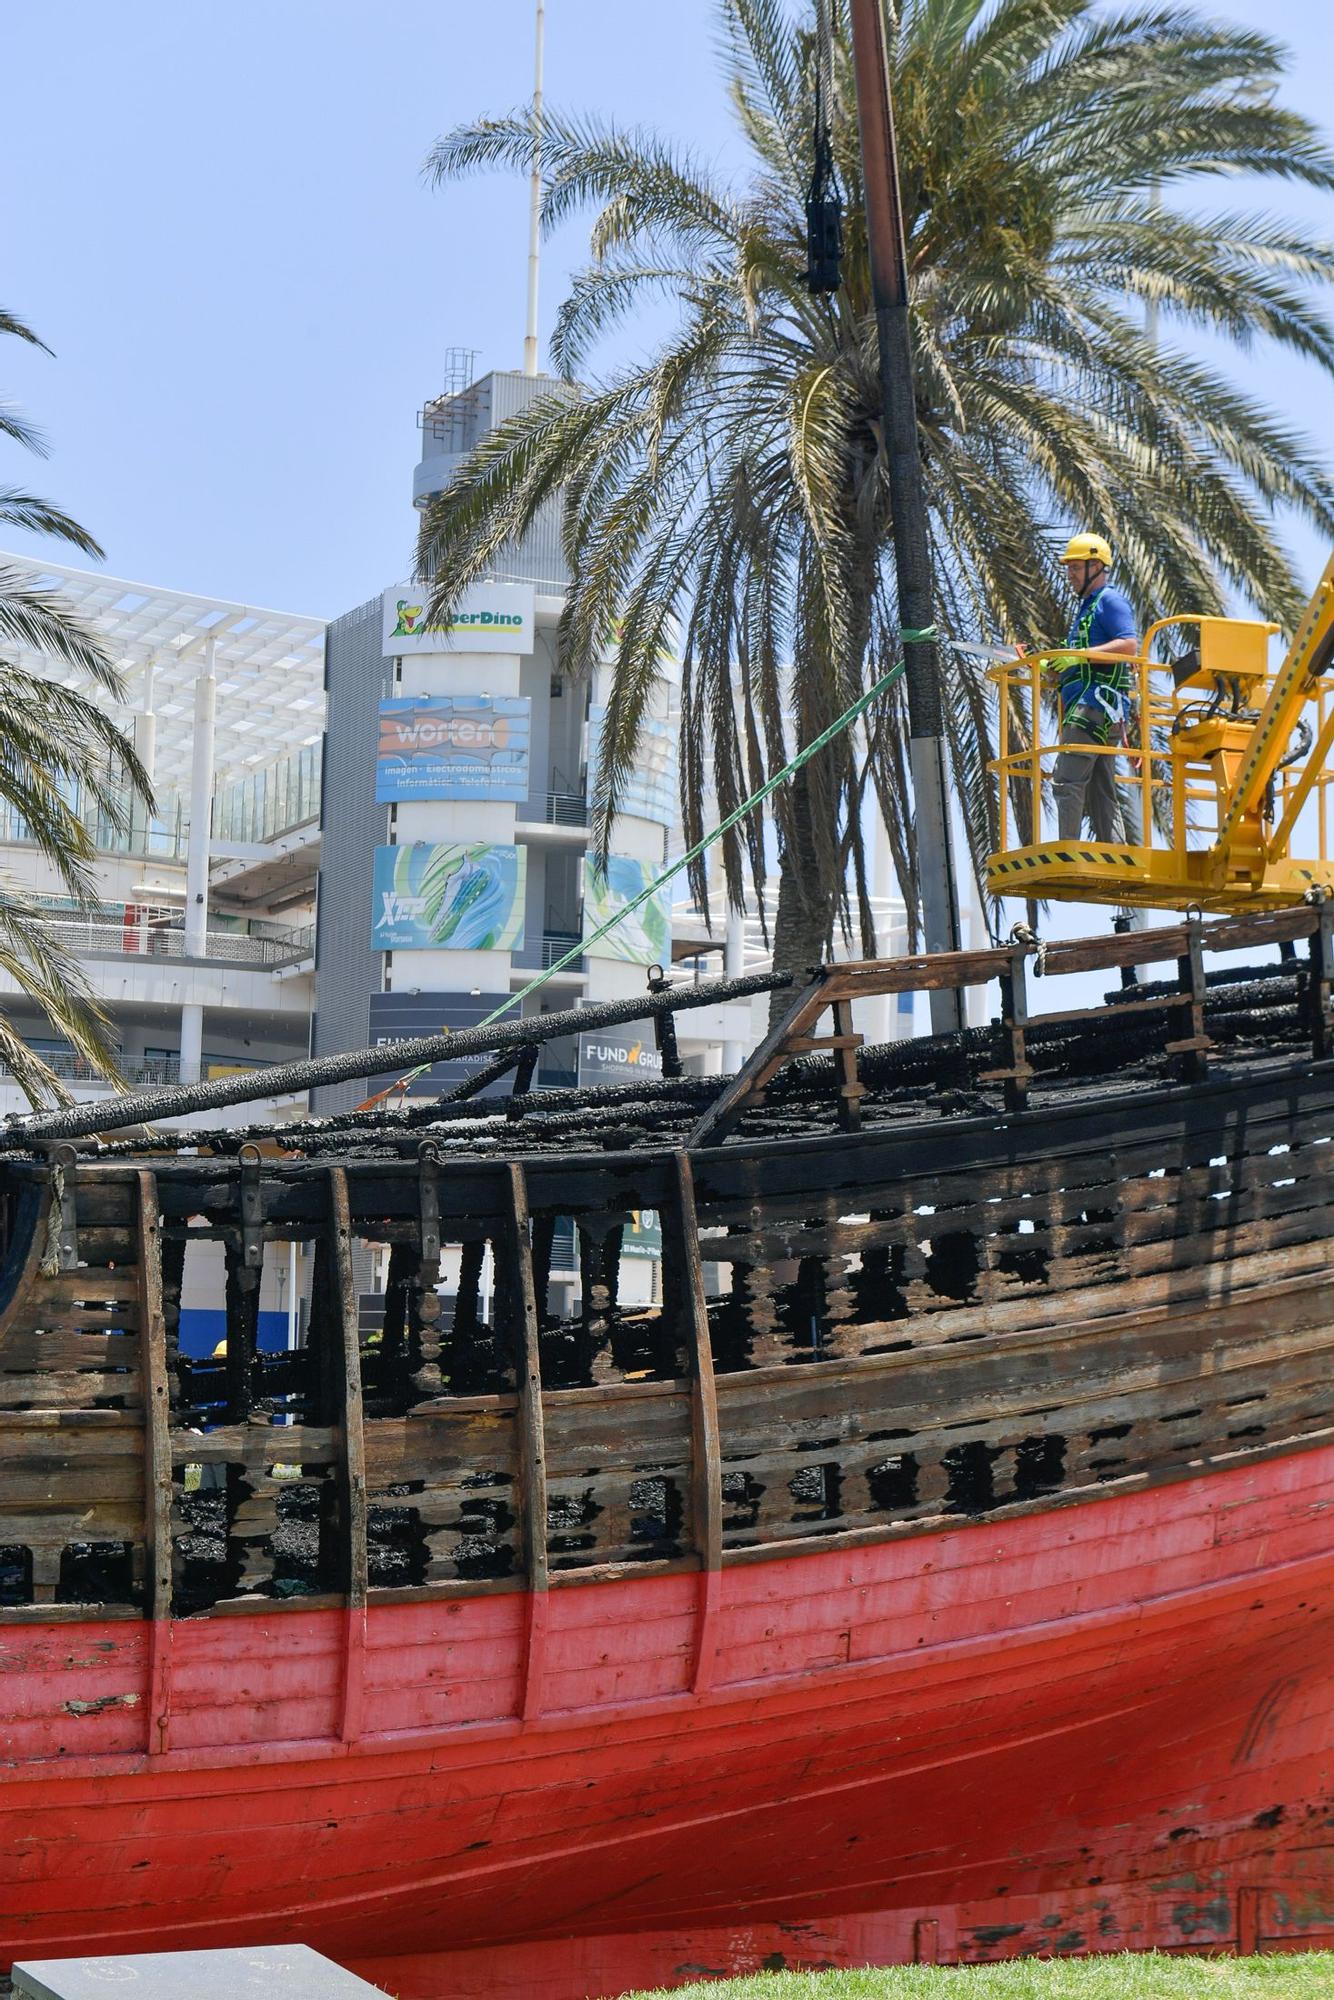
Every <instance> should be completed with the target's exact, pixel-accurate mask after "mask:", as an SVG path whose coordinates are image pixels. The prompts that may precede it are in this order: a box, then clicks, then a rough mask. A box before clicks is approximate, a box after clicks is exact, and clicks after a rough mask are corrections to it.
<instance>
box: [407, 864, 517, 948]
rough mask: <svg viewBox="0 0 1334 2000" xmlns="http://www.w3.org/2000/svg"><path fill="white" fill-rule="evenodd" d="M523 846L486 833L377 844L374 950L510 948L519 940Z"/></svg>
mask: <svg viewBox="0 0 1334 2000" xmlns="http://www.w3.org/2000/svg"><path fill="white" fill-rule="evenodd" d="M527 874H528V853H527V850H526V849H525V848H522V847H505V846H493V845H492V844H491V843H490V842H488V841H477V842H474V843H471V844H470V843H468V842H466V841H428V840H415V841H412V842H410V843H407V844H405V845H404V846H402V847H377V848H376V850H375V875H374V888H373V891H372V911H371V948H372V949H373V950H375V951H442V950H444V951H512V950H513V949H514V947H515V946H516V945H519V944H522V943H523V899H524V890H525V888H526V886H527Z"/></svg>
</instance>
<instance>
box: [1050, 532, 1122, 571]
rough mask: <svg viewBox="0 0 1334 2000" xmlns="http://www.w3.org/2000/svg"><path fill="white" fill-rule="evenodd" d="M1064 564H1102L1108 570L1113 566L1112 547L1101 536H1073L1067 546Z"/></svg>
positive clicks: (1062, 559) (1063, 559)
mask: <svg viewBox="0 0 1334 2000" xmlns="http://www.w3.org/2000/svg"><path fill="white" fill-rule="evenodd" d="M1061 561H1062V562H1100V563H1103V564H1104V565H1105V566H1106V567H1107V568H1108V569H1110V568H1111V564H1112V545H1111V543H1110V542H1105V541H1104V540H1103V538H1102V536H1101V535H1071V537H1070V539H1069V541H1068V542H1067V543H1066V545H1065V553H1064V555H1063V556H1062V557H1061Z"/></svg>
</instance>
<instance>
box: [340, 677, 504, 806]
mask: <svg viewBox="0 0 1334 2000" xmlns="http://www.w3.org/2000/svg"><path fill="white" fill-rule="evenodd" d="M532 706H533V705H532V703H531V701H530V700H529V699H528V696H527V695H490V694H415V695H404V696H395V697H394V699H393V700H392V701H382V702H381V703H380V742H379V747H378V749H377V751H376V756H375V797H376V802H377V803H378V804H380V805H391V804H393V803H394V802H395V801H397V800H399V799H513V800H516V801H517V800H521V799H526V798H527V796H528V742H529V737H530V734H531V723H532Z"/></svg>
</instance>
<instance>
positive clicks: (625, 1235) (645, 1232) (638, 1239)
mask: <svg viewBox="0 0 1334 2000" xmlns="http://www.w3.org/2000/svg"><path fill="white" fill-rule="evenodd" d="M621 1255H622V1257H661V1256H662V1222H661V1219H660V1218H659V1215H658V1211H657V1209H656V1208H633V1209H631V1211H630V1220H629V1222H627V1224H626V1225H625V1228H624V1230H623V1231H622V1232H621Z"/></svg>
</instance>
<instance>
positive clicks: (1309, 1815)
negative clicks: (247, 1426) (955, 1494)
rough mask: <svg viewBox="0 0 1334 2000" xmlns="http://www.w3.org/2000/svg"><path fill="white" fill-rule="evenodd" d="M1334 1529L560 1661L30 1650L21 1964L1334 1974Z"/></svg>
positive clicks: (969, 1540) (461, 1630)
mask: <svg viewBox="0 0 1334 2000" xmlns="http://www.w3.org/2000/svg"><path fill="white" fill-rule="evenodd" d="M1331 1506H1334V1445H1329V1446H1315V1447H1313V1448H1308V1449H1305V1450H1297V1451H1294V1452H1289V1453H1286V1454H1282V1455H1277V1456H1274V1457H1271V1458H1267V1459H1265V1460H1263V1461H1261V1462H1258V1463H1256V1462H1253V1463H1250V1464H1248V1465H1247V1466H1246V1467H1244V1468H1241V1467H1238V1468H1237V1469H1233V1470H1228V1471H1215V1472H1209V1473H1196V1474H1194V1475H1193V1476H1189V1477H1187V1478H1184V1479H1182V1480H1179V1481H1178V1482H1176V1483H1171V1484H1167V1485H1164V1486H1161V1487H1158V1488H1156V1489H1155V1490H1153V1491H1146V1492H1144V1493H1141V1494H1138V1495H1134V1496H1121V1497H1116V1498H1107V1499H1102V1500H1094V1501H1090V1502H1087V1503H1084V1504H1080V1505H1076V1506H1073V1507H1066V1508H1063V1509H1059V1510H1054V1511H1051V1512H1043V1513H1036V1514H1028V1515H1025V1516H1023V1517H1019V1518H1012V1519H1010V1520H1007V1521H1004V1522H1001V1523H996V1524H986V1525H976V1526H965V1527H958V1528H950V1529H945V1530H942V1531H939V1532H935V1533H929V1534H925V1535H923V1534H920V1533H918V1534H915V1535H913V1536H911V1537H904V1538H899V1539H894V1538H890V1539H878V1540H874V1541H869V1542H863V1543H861V1544H860V1545H856V1544H855V1543H854V1545H853V1546H849V1547H843V1548H834V1549H829V1548H826V1549H824V1550H819V1551H812V1552H810V1553H797V1554H793V1555H791V1556H782V1557H778V1558H773V1557H770V1559H768V1560H762V1561H756V1562H752V1563H746V1564H740V1565H736V1566H729V1567H727V1568H726V1569H725V1570H724V1571H723V1572H722V1574H721V1575H717V1574H715V1575H713V1576H711V1577H707V1578H706V1577H700V1576H692V1575H689V1574H683V1573H678V1574H673V1575H665V1576H660V1577H644V1578H640V1579H635V1580H631V1581H611V1582H605V1583H580V1584H572V1585H570V1586H569V1587H564V1588H561V1589H558V1590H554V1591H553V1592H552V1593H551V1594H550V1597H549V1599H548V1600H547V1608H546V1612H545V1621H544V1624H543V1621H542V1620H541V1619H540V1618H539V1619H535V1618H534V1617H533V1615H532V1610H531V1607H532V1604H533V1600H532V1599H531V1598H529V1597H527V1596H526V1595H525V1594H523V1593H520V1592H514V1593H508V1594H500V1595H485V1596H475V1597H468V1596H455V1597H451V1598H446V1599H437V1600H436V1601H433V1602H427V1603H416V1604H400V1605H391V1606H374V1607H373V1608H372V1609H371V1611H370V1613H369V1617H368V1623H367V1625H366V1628H365V1632H364V1641H363V1635H362V1632H361V1629H360V1627H359V1626H358V1625H357V1624H356V1623H355V1614H346V1613H342V1612H338V1611H333V1610H312V1611H302V1610H300V1609H299V1608H296V1607H291V1608H283V1609H278V1608H275V1609H274V1610H273V1611H272V1612H264V1613H256V1612H254V1611H251V1612H248V1613H246V1614H241V1615H236V1616H230V1617H214V1618H212V1619H208V1620H199V1621H190V1620H185V1621H178V1622H177V1623H176V1624H175V1625H174V1626H172V1627H171V1628H169V1631H168V1633H167V1634H166V1636H165V1637H164V1636H163V1633H162V1630H161V1628H160V1629H159V1637H158V1641H157V1645H156V1647H155V1645H154V1639H153V1628H152V1627H151V1626H148V1625H145V1624H143V1623H140V1622H138V1621H130V1620H110V1619H109V1620H106V1621H99V1622H95V1623H94V1622H88V1623H80V1624H51V1625H49V1626H45V1627H44V1626H42V1625H40V1624H31V1623H27V1624H23V1625H9V1626H7V1627H6V1628H4V1629H3V1630H2V1631H0V1715H2V1717H3V1721H2V1723H0V1754H3V1757H4V1760H5V1763H6V1766H7V1769H6V1773H5V1782H4V1786H3V1791H0V1814H3V1829H2V1832H0V1908H2V1909H3V1912H4V1916H3V1925H2V1939H3V1956H4V1960H5V1962H6V1963H7V1962H8V1961H9V1960H11V1959H13V1958H15V1957H18V1958H22V1957H47V1956H51V1955H58V1954H61V1953H74V1952H81V1951H90V1950H109V1951H116V1950H123V1951H133V1950H143V1949H147V1948H155V1949H159V1950H160V1949H167V1948H177V1947H179V1948H185V1947H201V1946H209V1945H223V1944H237V1943H242V1942H245V1941H247V1940H261V1939H262V1940H266V1941H276V1940H288V1939H291V1940H303V1941H305V1942H308V1943H310V1944H312V1945H314V1946H316V1947H317V1948H319V1949H321V1950H323V1951H325V1952H328V1953H329V1954H331V1955H332V1956H334V1957H335V1958H339V1959H341V1960H343V1961H345V1962H347V1963H349V1964H352V1965H353V1966H354V1967H355V1968H356V1969H357V1970H359V1971H361V1972H363V1973H364V1974H365V1975H366V1976H368V1977H370V1978H371V1979H373V1980H375V1981H377V1982H379V1983H381V1984H383V1985H384V1986H385V1987H386V1988H388V1989H389V1990H390V1991H391V1992H395V1993H398V1994H399V1995H401V1996H404V2000H443V1996H444V1995H446V1994H448V1995H450V1996H451V2000H461V1997H462V1996H471V1995H474V1994H476V1995H478V1996H481V1995H483V1994H497V1993H515V1994H518V1993H523V1994H527V1995H534V1996H538V2000H574V1997H575V1996H582V1995H585V1994H615V1993H620V1992H623V1991H625V1990H626V1989H627V1988H630V1987H633V1986H637V1985H646V1984H657V1983H672V1982H674V1981H681V1980H684V1979H688V1978H690V1977H693V1976H699V1975H701V1974H704V1973H712V1972H718V1973H731V1972H738V1971H746V1970H752V1969H755V1968H757V1967H759V1966H766V1965H767V1966H778V1965H780V1964H781V1965H787V1966H793V1967H797V1966H803V1967H804V1966H823V1965H845V1964H857V1963H885V1962H891V1961H895V1960H905V1959H913V1958H917V1959H926V1960H933V1959H939V1960H940V1961H942V1962H948V1961H971V1960H979V1959H986V1958H992V1957H1000V1956H1009V1955H1013V1954H1018V1953H1037V1952H1043V1953H1046V1952H1083V1951H1098V1950H1118V1949H1122V1948H1126V1947H1131V1948H1139V1949H1144V1948H1147V1947H1149V1946H1158V1947H1160V1948H1166V1949H1176V1948H1181V1949H1190V1950H1200V1949H1206V1950H1220V1949H1222V1950H1227V1949H1254V1948H1256V1947H1257V1946H1259V1947H1261V1948H1264V1949H1283V1948H1299V1947H1305V1946H1315V1945H1318V1944H1329V1943H1331V1942H1334V1849H1331V1846H1330V1835H1329V1821H1330V1814H1331V1807H1332V1806H1334V1800H1332V1798H1331V1792H1332V1791H1334V1782H1332V1781H1334V1713H1332V1712H1331V1711H1332V1710H1334V1668H1332V1667H1331V1660H1332V1659H1334V1651H1332V1649H1331V1637H1332V1636H1334V1634H1332V1631H1331V1628H1332V1627H1334V1592H1332V1591H1331V1589H1330V1585H1331V1582H1334V1549H1331V1545H1330V1544H1331V1537H1330V1528H1329V1520H1330V1509H1331ZM350 1619H351V1620H352V1621H353V1622H350ZM702 1643H703V1644H704V1645H705V1646H706V1647H707V1649H708V1657H707V1658H706V1659H705V1660H704V1662H703V1669H704V1670H703V1672H701V1671H700V1667H701V1662H700V1657H699V1654H700V1647H701V1644H702ZM165 1644H169V1645H170V1649H171V1687H172V1697H171V1698H172V1721H171V1746H172V1747H171V1748H170V1749H168V1750H167V1751H166V1752H165V1753H163V1754H157V1755H153V1756H149V1755H148V1753H147V1743H146V1727H147V1722H146V1719H147V1717H148V1716H149V1714H150V1713H151V1712H152V1710H153V1703H152V1701H151V1699H150V1676H151V1675H152V1673H153V1672H154V1670H155V1659H156V1667H157V1671H159V1672H160V1671H161V1649H162V1647H163V1645H165ZM353 1674H355V1678H356V1686H355V1690H354V1691H353V1694H352V1696H351V1697H350V1690H349V1676H350V1675H353ZM692 1681H693V1682H694V1683H695V1685H696V1688H697V1691H695V1692H691V1687H692ZM350 1700H351V1705H352V1706H353V1707H356V1708H357V1709H358V1710H359V1717H358V1723H359V1726H358V1727H357V1728H356V1729H349V1726H348V1719H349V1706H350ZM525 1710H526V1714H525ZM349 1738H351V1739H352V1740H349Z"/></svg>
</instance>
